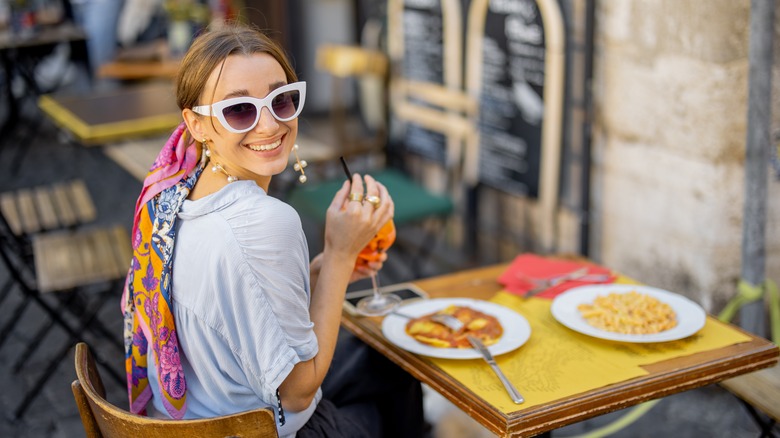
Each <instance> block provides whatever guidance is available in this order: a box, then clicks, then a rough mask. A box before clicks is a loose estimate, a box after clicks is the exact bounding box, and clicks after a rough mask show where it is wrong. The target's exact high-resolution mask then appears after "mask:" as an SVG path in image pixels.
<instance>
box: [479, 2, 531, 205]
mask: <svg viewBox="0 0 780 438" xmlns="http://www.w3.org/2000/svg"><path fill="white" fill-rule="evenodd" d="M485 20H486V22H485V35H484V40H483V47H482V50H483V56H482V86H481V97H480V102H479V111H480V115H479V126H478V128H479V132H480V144H479V181H480V182H482V183H484V184H486V185H488V186H491V187H495V188H497V189H499V190H503V191H505V192H509V193H515V194H520V195H525V196H529V197H537V196H538V192H539V167H540V156H541V140H542V120H543V118H542V116H543V113H544V102H543V100H542V96H544V94H543V89H544V77H545V71H544V68H545V41H544V28H543V25H542V17H541V14H540V13H539V7H538V6H537V4H536V1H535V0H491V1H490V4H489V9H488V13H487V15H486V18H485Z"/></svg>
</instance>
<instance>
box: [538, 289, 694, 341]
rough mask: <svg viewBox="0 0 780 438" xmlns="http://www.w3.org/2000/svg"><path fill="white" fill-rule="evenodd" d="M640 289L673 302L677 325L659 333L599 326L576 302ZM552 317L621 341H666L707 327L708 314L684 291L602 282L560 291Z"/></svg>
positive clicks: (584, 332)
mask: <svg viewBox="0 0 780 438" xmlns="http://www.w3.org/2000/svg"><path fill="white" fill-rule="evenodd" d="M631 291H637V292H639V293H642V294H647V295H649V296H651V297H653V298H656V299H657V300H659V301H661V302H664V303H666V304H668V305H669V306H671V308H672V310H674V313H676V314H677V326H675V327H674V328H671V329H669V330H665V331H662V332H659V333H652V334H647V335H628V334H623V333H615V332H610V331H606V330H601V329H597V328H596V327H593V326H592V325H590V324H588V323H587V321H585V318H583V317H582V315H580V312H579V310H577V306H579V305H580V304H590V303H592V302H593V300H595V299H596V297H597V296H599V295H603V296H606V295H608V294H610V293H628V292H631ZM550 310H551V311H552V315H553V317H554V318H555V319H556V320H558V322H560V323H561V324H563V325H565V326H566V327H568V328H570V329H572V330H574V331H578V332H580V333H583V334H586V335H589V336H593V337H596V338H601V339H607V340H611V341H622V342H666V341H674V340H677V339H682V338H686V337H688V336H690V335H692V334H694V333H696V332H698V331H699V330H701V328H702V327H704V322H705V321H706V318H707V315H706V313H705V312H704V309H702V308H701V306H699V305H698V304H696V303H694V302H693V301H691V300H689V299H688V298H685V297H684V296H682V295H679V294H676V293H673V292H669V291H666V290H663V289H657V288H654V287H649V286H638V285H631V284H599V285H589V286H580V287H575V288H572V289H569V290H568V291H566V292H564V293H562V294H560V295H558V296H557V297H555V299H554V300H553V302H552V307H551V308H550Z"/></svg>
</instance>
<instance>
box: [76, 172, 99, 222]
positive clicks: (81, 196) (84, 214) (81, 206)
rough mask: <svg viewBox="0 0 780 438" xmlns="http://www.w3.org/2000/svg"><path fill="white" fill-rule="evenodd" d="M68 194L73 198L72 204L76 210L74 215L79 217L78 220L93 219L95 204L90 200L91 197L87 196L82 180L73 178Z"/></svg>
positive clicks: (87, 220) (95, 214) (87, 192)
mask: <svg viewBox="0 0 780 438" xmlns="http://www.w3.org/2000/svg"><path fill="white" fill-rule="evenodd" d="M70 195H71V198H72V200H73V204H74V207H75V210H76V215H77V216H78V217H79V222H81V223H87V222H91V221H93V220H95V217H96V216H97V211H96V209H95V204H94V203H93V202H92V197H91V196H89V191H88V190H87V185H86V184H84V181H83V180H80V179H77V180H74V181H73V182H72V183H71V185H70Z"/></svg>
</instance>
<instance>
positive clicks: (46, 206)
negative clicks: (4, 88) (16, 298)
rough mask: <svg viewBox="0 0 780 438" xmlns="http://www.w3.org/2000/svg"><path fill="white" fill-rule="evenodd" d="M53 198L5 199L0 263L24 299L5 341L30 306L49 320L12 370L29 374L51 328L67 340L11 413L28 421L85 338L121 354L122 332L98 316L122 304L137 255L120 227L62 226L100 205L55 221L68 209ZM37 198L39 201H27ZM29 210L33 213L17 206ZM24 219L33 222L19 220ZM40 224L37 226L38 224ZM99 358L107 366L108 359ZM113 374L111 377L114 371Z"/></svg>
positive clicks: (1, 201)
mask: <svg viewBox="0 0 780 438" xmlns="http://www.w3.org/2000/svg"><path fill="white" fill-rule="evenodd" d="M66 191H67V190H66ZM55 192H57V190H54V189H53V190H46V189H45V188H40V187H39V188H35V189H30V190H20V191H17V192H14V193H6V194H4V195H2V196H0V207H2V208H0V212H2V215H0V219H1V220H0V258H2V260H3V263H4V264H5V265H6V268H7V270H8V272H9V274H10V277H11V281H12V286H15V287H16V288H17V289H19V290H20V292H21V301H20V302H19V304H18V305H17V306H16V308H15V309H14V311H13V312H12V313H11V314H10V318H9V320H8V321H7V322H6V324H5V325H4V326H3V333H2V338H0V339H2V340H5V339H8V338H9V336H8V335H9V334H10V333H11V332H12V331H13V330H14V328H15V327H16V326H17V325H18V323H19V321H20V320H21V318H23V317H24V316H23V315H24V313H25V310H26V308H27V306H28V305H29V303H36V304H37V307H38V308H39V309H40V310H42V311H43V313H44V314H45V315H46V317H47V318H44V319H43V321H42V323H41V324H40V326H39V327H38V328H37V330H33V331H31V337H30V339H29V340H27V341H26V342H25V345H24V347H23V349H22V350H21V351H20V354H18V355H17V356H16V357H17V361H16V363H15V364H14V365H13V371H14V372H15V373H18V372H20V371H22V370H25V372H30V371H31V370H30V369H28V368H26V367H25V365H26V364H28V362H29V359H30V358H31V357H32V355H33V354H34V353H35V351H36V350H38V347H39V346H40V345H41V342H42V341H43V339H44V338H45V337H46V336H47V334H48V333H49V332H50V331H51V329H52V328H54V327H58V328H60V329H62V330H63V331H64V332H65V333H66V334H67V336H68V338H67V341H66V342H64V343H63V344H61V345H60V346H59V347H58V348H56V349H55V350H54V352H53V353H51V354H48V355H47V358H46V362H45V365H44V366H43V367H42V368H43V369H44V370H43V371H42V372H41V373H40V375H39V377H38V378H37V380H35V381H34V383H33V384H32V385H31V387H30V388H29V389H28V391H27V393H26V394H24V395H23V396H22V397H20V399H21V402H20V403H19V405H18V407H17V408H16V409H15V410H14V412H13V416H14V418H20V417H21V416H23V415H24V413H25V411H26V410H27V408H28V407H29V405H30V404H31V403H32V401H33V400H34V399H35V397H36V396H37V394H38V393H39V392H40V390H41V388H43V386H44V385H45V384H46V382H47V381H48V380H49V379H50V378H51V376H52V375H53V374H54V371H55V369H56V368H57V366H58V365H59V364H60V363H61V361H62V359H63V358H64V357H65V356H66V355H67V354H68V351H69V350H70V348H71V346H72V345H73V343H75V342H76V341H78V340H81V339H84V336H85V334H86V333H89V334H90V335H92V336H95V337H97V338H98V339H103V340H106V341H108V344H113V345H115V347H116V350H117V352H118V355H119V354H120V353H121V352H123V346H122V342H121V333H120V332H119V331H118V330H116V331H112V330H109V329H108V328H106V327H105V325H103V324H102V323H101V322H100V321H99V319H98V318H97V316H98V313H99V312H100V310H101V309H102V308H103V307H104V305H105V304H106V303H108V302H109V301H118V300H119V294H120V293H121V289H122V281H123V279H124V277H125V275H126V273H127V269H128V268H129V266H130V258H131V256H132V250H131V248H130V236H129V233H128V232H127V230H126V229H125V228H124V227H122V226H113V227H90V228H76V229H67V228H66V229H62V228H61V227H62V226H66V227H75V226H76V224H79V223H81V222H82V220H86V219H89V218H94V216H95V212H94V206H92V211H91V212H89V208H88V206H82V207H84V209H80V208H79V207H75V208H73V209H72V210H73V211H72V213H73V212H75V211H81V212H82V214H83V212H84V211H85V210H86V211H87V214H84V215H83V216H79V214H75V216H73V217H75V218H77V219H74V220H70V221H63V220H62V218H59V219H58V220H56V221H55V220H51V218H50V217H49V216H57V215H58V214H61V213H62V211H65V210H66V209H61V208H59V207H57V202H59V201H55V199H57V196H48V197H47V196H44V195H45V194H47V193H48V194H52V193H55ZM31 193H32V194H33V195H30V196H28V195H29V194H31ZM38 194H40V196H37V195H38ZM84 194H86V197H85V198H82V199H81V201H85V202H86V201H88V202H87V204H88V205H92V204H91V200H89V197H88V193H87V192H86V190H85V191H84V192H81V195H84ZM30 198H32V199H34V200H35V201H36V202H33V203H32V204H28V203H27V201H25V200H29V199H30ZM66 198H67V197H66ZM45 201H47V202H45ZM60 201H62V205H63V206H64V205H68V206H70V207H74V205H76V204H77V201H75V200H74V199H70V198H68V202H65V201H64V200H63V199H60ZM24 205H31V206H32V207H31V208H19V209H16V210H14V209H13V208H12V207H13V206H16V207H19V206H24ZM14 212H16V213H18V214H15V213H14ZM22 212H24V213H22ZM28 213H29V215H28ZM55 213H56V214H55ZM66 216H67V215H66ZM25 217H27V218H28V219H27V220H24V219H21V220H20V218H25ZM47 217H49V218H48V219H47ZM33 218H34V219H33ZM34 223H35V224H37V226H33V224H34ZM41 224H44V225H41ZM58 226H59V227H60V229H59V230H57V231H42V230H46V229H52V228H54V227H58ZM14 230H16V232H15V231H14ZM17 233H21V234H17ZM111 292H114V293H113V294H112V293H111ZM36 317H37V316H36ZM36 322H37V321H36ZM48 352H49V351H47V353H48ZM98 360H99V361H100V363H106V361H105V360H103V358H102V357H100V358H98ZM108 370H109V371H111V368H108ZM111 375H112V377H113V378H114V379H115V380H117V382H118V383H120V384H124V377H123V376H120V375H119V374H118V373H116V372H111Z"/></svg>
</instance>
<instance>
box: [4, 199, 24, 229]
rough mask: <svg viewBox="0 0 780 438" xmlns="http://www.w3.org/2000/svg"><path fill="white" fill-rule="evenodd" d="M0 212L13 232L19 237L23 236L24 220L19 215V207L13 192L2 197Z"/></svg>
mask: <svg viewBox="0 0 780 438" xmlns="http://www.w3.org/2000/svg"><path fill="white" fill-rule="evenodd" d="M0 212H2V214H3V217H4V218H5V220H6V222H8V226H9V227H10V228H11V232H12V233H14V234H15V235H17V236H20V235H22V233H23V232H24V230H23V228H22V218H21V215H20V214H19V206H18V205H17V204H16V195H15V194H14V193H12V192H6V193H3V194H2V195H0Z"/></svg>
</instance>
